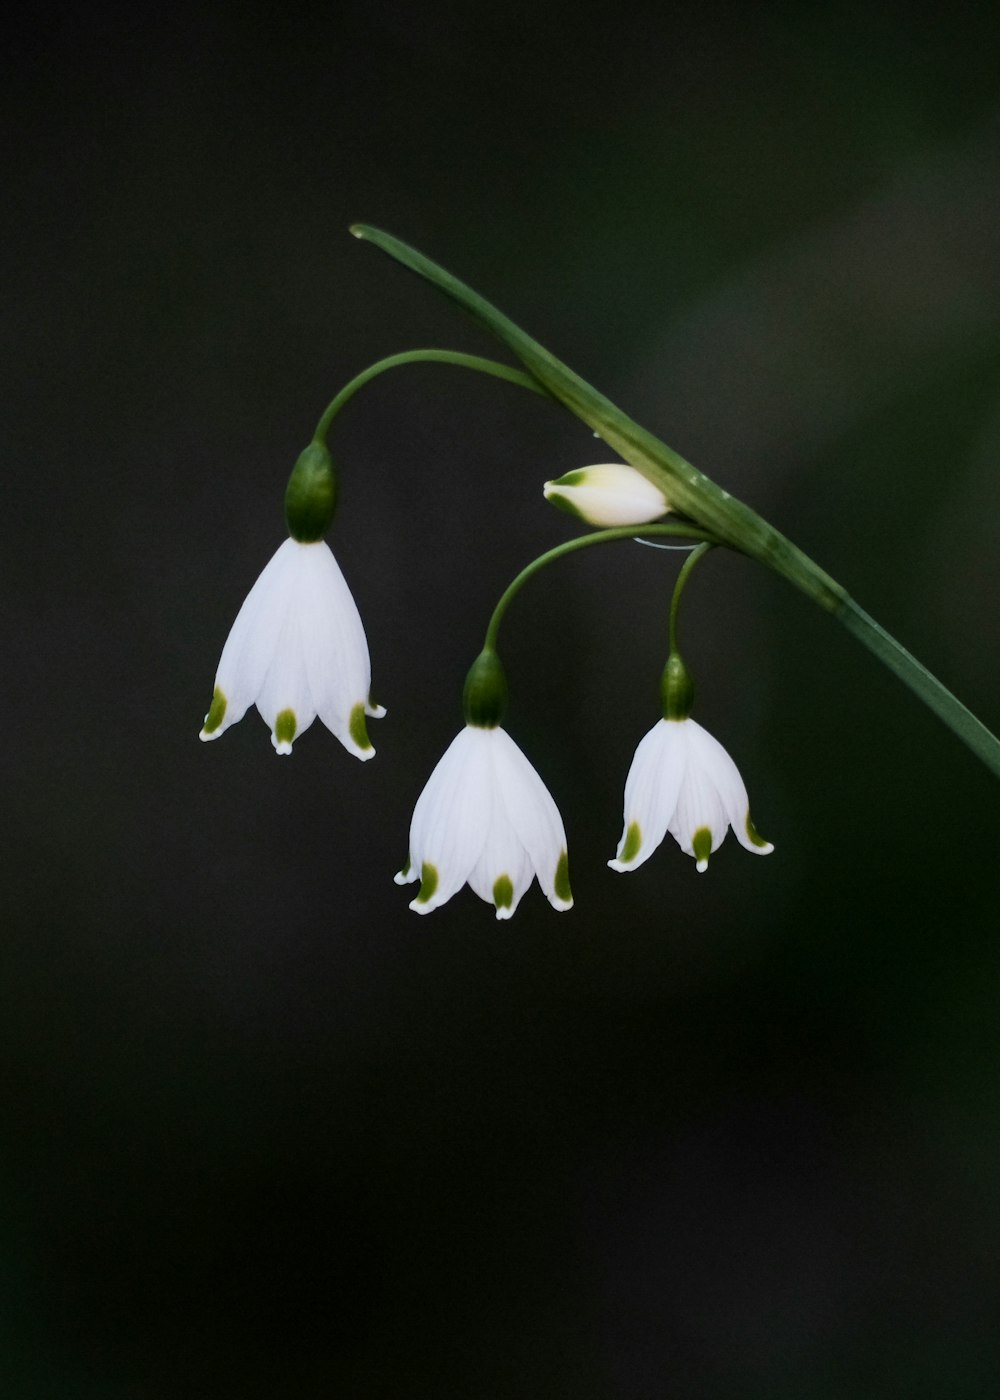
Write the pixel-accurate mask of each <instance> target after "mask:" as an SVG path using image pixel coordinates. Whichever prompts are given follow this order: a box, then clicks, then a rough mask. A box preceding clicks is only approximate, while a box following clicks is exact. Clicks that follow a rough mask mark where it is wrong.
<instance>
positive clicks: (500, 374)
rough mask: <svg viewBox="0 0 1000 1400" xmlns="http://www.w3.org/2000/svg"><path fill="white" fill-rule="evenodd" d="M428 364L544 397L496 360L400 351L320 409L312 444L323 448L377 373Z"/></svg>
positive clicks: (530, 382) (531, 380) (450, 353)
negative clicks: (474, 372) (338, 420)
mask: <svg viewBox="0 0 1000 1400" xmlns="http://www.w3.org/2000/svg"><path fill="white" fill-rule="evenodd" d="M428 362H430V363H433V364H441V365H459V366H460V367H461V368H462V369H474V370H478V372H479V373H480V374H491V375H493V377H494V378H495V379H506V380H507V382H508V383H510V384H519V385H520V386H521V388H522V389H530V390H531V391H532V393H534V394H541V395H543V396H544V397H548V390H547V389H545V388H544V387H543V386H542V385H541V384H540V383H539V382H538V380H537V379H535V378H534V376H533V375H530V374H525V372H524V371H523V370H520V369H514V368H513V367H512V366H511V365H502V364H500V363H499V362H498V361H497V360H484V359H483V358H482V356H481V355H464V354H463V353H462V352H461V351H460V350H404V351H403V352H402V353H401V354H399V355H389V356H387V357H386V359H384V360H378V361H376V363H375V364H373V365H369V366H368V368H367V369H364V370H362V371H361V373H360V374H358V375H355V377H354V378H353V379H352V380H351V381H350V383H349V384H345V385H344V387H343V389H341V391H340V393H339V394H338V395H337V396H336V398H334V399H331V401H330V402H329V403H328V404H327V406H326V408H325V409H324V410H323V416H322V417H321V418H320V420H319V422H318V423H317V424H316V431H315V433H314V434H313V441H314V442H321V443H322V444H323V445H324V446H326V436H327V433H328V432H329V431H330V424H331V423H332V422H333V420H334V418H336V416H337V414H338V413H339V412H340V410H341V409H342V408H343V407H344V404H345V403H347V401H348V400H349V399H353V397H354V395H355V394H356V393H357V392H358V390H359V389H363V388H364V386H365V385H366V384H367V383H368V382H369V380H372V379H374V378H375V377H376V376H377V375H379V374H384V373H385V371H386V370H387V369H396V367H397V366H399V365H414V364H425V363H428Z"/></svg>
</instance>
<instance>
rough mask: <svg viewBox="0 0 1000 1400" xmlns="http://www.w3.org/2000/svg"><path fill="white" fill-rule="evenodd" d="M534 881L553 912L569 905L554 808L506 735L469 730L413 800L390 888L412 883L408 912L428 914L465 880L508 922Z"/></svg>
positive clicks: (495, 729)
mask: <svg viewBox="0 0 1000 1400" xmlns="http://www.w3.org/2000/svg"><path fill="white" fill-rule="evenodd" d="M536 875H537V876H538V883H539V884H540V885H541V887H542V890H543V892H544V894H545V895H546V897H547V898H548V901H549V903H550V904H551V905H552V906H553V907H554V908H555V909H560V910H562V909H569V908H570V907H571V905H572V903H573V896H572V894H571V893H570V887H569V866H568V862H567V857H566V833H565V830H564V829H563V824H562V818H561V817H560V816H559V811H558V808H557V807H556V804H555V802H554V801H553V799H552V796H551V794H550V793H549V790H548V788H546V786H545V784H544V783H543V782H542V780H541V778H540V777H539V776H538V774H537V773H536V772H535V769H534V768H533V767H532V765H531V764H530V763H529V762H528V760H527V758H525V756H524V754H523V753H522V752H521V750H520V749H519V748H518V746H517V744H515V743H514V740H513V739H512V738H511V737H510V735H509V734H508V733H507V732H506V730H504V729H501V728H499V726H494V727H489V728H484V727H481V726H479V725H476V724H468V725H466V727H465V729H463V730H462V731H461V732H460V733H459V734H458V735H457V736H456V738H455V739H453V740H452V742H451V744H450V745H449V747H448V748H447V749H446V751H445V753H444V756H443V757H442V758H441V759H440V761H439V762H438V765H437V767H436V768H435V769H434V772H433V773H432V774H431V776H430V778H429V779H428V781H427V786H426V787H425V788H424V790H423V792H422V793H421V794H420V797H419V798H418V800H417V805H416V807H415V808H414V812H413V820H412V822H411V824H410V854H409V859H408V860H407V863H406V865H405V866H404V867H403V869H402V870H401V871H400V872H399V874H398V875H397V876H396V884H397V885H405V884H409V883H411V882H412V881H414V880H418V879H419V880H420V882H421V883H420V893H419V894H418V895H417V897H416V899H414V900H413V902H412V903H411V904H410V908H411V909H413V910H415V911H416V912H417V913H418V914H429V913H430V911H431V910H432V909H436V908H437V907H438V905H439V904H444V903H445V901H446V900H448V899H450V898H451V897H452V895H453V894H455V892H456V891H457V890H459V889H461V887H462V886H463V885H464V884H466V882H468V884H469V885H471V887H472V888H473V889H474V890H475V892H476V894H478V895H479V897H480V899H485V900H486V902H487V903H489V904H494V905H495V906H496V912H497V918H498V919H509V918H510V916H511V915H512V914H513V912H514V910H515V909H516V908H517V906H518V904H519V902H520V899H521V896H522V895H523V894H524V892H525V890H526V889H527V888H528V886H529V885H530V884H531V881H532V879H533V878H534V876H536Z"/></svg>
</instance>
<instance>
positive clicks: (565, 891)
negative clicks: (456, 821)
mask: <svg viewBox="0 0 1000 1400" xmlns="http://www.w3.org/2000/svg"><path fill="white" fill-rule="evenodd" d="M488 732H489V733H491V734H493V735H494V736H495V742H494V747H493V765H494V777H495V781H496V784H497V789H498V791H499V793H500V796H501V799H502V801H503V806H504V810H505V811H506V814H507V817H508V819H509V821H510V824H511V826H512V827H513V829H514V831H515V832H516V833H517V837H518V839H519V841H520V842H521V844H522V846H523V847H524V849H525V851H526V853H527V858H528V860H529V862H530V864H531V866H532V867H533V869H534V871H535V874H536V875H537V876H538V883H539V885H540V886H541V887H542V890H543V891H544V893H545V896H546V898H547V899H548V901H549V903H550V904H551V905H552V906H553V907H554V908H555V909H559V910H563V909H569V908H571V907H572V904H573V898H572V895H570V894H569V881H568V875H567V858H566V831H565V828H564V827H563V823H562V818H561V817H560V815H559V809H558V807H557V806H556V804H555V802H554V800H553V798H552V794H551V793H550V792H549V790H548V788H547V787H546V786H545V784H544V783H543V782H542V780H541V778H540V777H539V776H538V773H537V772H536V771H535V769H534V767H533V766H532V765H531V763H530V762H529V761H528V759H527V758H526V757H525V756H524V754H523V753H522V752H521V750H520V749H519V748H518V746H517V744H515V742H514V740H513V739H512V738H511V737H510V735H509V734H508V733H507V731H506V730H504V729H493V730H490V731H488ZM516 893H517V890H516V887H515V894H516ZM511 912H513V911H511Z"/></svg>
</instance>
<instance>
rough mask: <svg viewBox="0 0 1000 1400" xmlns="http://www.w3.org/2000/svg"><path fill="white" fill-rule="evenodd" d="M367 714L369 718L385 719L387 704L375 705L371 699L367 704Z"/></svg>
mask: <svg viewBox="0 0 1000 1400" xmlns="http://www.w3.org/2000/svg"><path fill="white" fill-rule="evenodd" d="M365 714H366V715H367V716H368V718H369V719H385V706H384V705H375V704H373V703H372V702H371V701H370V700H369V702H368V704H367V705H366V706H365Z"/></svg>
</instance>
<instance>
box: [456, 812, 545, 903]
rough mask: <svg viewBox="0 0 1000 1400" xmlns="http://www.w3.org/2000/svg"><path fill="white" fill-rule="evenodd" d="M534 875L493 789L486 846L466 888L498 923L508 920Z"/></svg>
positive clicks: (521, 845) (526, 855)
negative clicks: (491, 910)
mask: <svg viewBox="0 0 1000 1400" xmlns="http://www.w3.org/2000/svg"><path fill="white" fill-rule="evenodd" d="M534 875H535V872H534V870H533V869H532V865H531V861H530V860H529V858H528V853H527V851H526V850H525V849H524V845H523V843H522V842H521V840H520V839H519V837H518V834H517V832H516V831H515V830H514V827H513V825H512V823H511V820H510V818H509V817H508V815H507V811H506V808H505V806H504V802H503V798H502V796H501V793H500V790H499V788H498V787H497V786H494V789H493V794H492V802H491V808H490V822H489V830H488V832H487V835H486V843H485V845H484V846H483V850H482V854H481V855H480V857H479V859H478V860H477V861H476V863H475V865H474V866H473V867H472V870H471V871H470V872H469V885H470V887H471V888H472V889H473V890H475V892H476V894H478V896H479V898H480V899H485V900H486V902H487V904H493V905H494V906H495V908H496V913H497V918H498V919H509V918H510V916H511V915H512V914H513V913H514V910H515V909H516V908H517V906H518V904H519V903H520V902H521V896H522V895H523V894H524V892H525V890H526V889H527V888H528V887H529V885H530V884H531V882H532V880H533V879H534Z"/></svg>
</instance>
